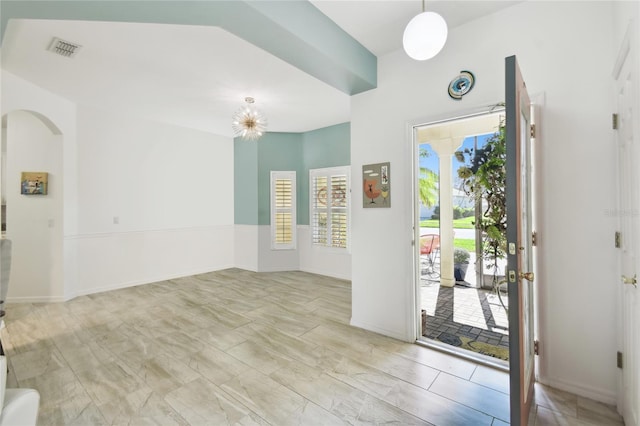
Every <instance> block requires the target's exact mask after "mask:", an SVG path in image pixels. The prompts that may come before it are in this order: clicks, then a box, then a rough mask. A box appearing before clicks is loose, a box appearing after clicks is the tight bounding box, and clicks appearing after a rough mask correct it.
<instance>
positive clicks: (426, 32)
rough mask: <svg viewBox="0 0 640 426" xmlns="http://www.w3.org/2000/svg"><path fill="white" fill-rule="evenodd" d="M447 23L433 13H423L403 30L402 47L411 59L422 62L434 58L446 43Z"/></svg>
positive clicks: (415, 17)
mask: <svg viewBox="0 0 640 426" xmlns="http://www.w3.org/2000/svg"><path fill="white" fill-rule="evenodd" d="M447 33H448V30H447V23H446V22H445V20H444V18H443V17H442V16H440V15H438V14H437V13H435V12H425V11H424V0H422V13H420V14H418V15H416V16H414V17H413V19H412V20H411V21H409V23H408V24H407V27H406V28H405V29H404V35H403V37H402V45H403V47H404V51H405V52H406V53H407V55H409V56H410V57H411V58H412V59H415V60H418V61H424V60H426V59H431V58H433V57H434V56H436V55H437V54H438V53H439V52H440V51H441V50H442V48H443V47H444V44H445V42H446V41H447Z"/></svg>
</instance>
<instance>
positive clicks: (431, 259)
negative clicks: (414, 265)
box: [420, 234, 440, 278]
mask: <svg viewBox="0 0 640 426" xmlns="http://www.w3.org/2000/svg"><path fill="white" fill-rule="evenodd" d="M439 256H440V235H438V234H424V235H421V236H420V259H421V262H420V264H421V266H422V267H423V270H422V274H423V275H428V276H429V277H430V278H433V277H439V276H440V268H439V262H438V258H439Z"/></svg>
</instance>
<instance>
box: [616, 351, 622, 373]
mask: <svg viewBox="0 0 640 426" xmlns="http://www.w3.org/2000/svg"><path fill="white" fill-rule="evenodd" d="M616 363H617V365H618V368H620V369H622V352H620V351H618V353H617V356H616Z"/></svg>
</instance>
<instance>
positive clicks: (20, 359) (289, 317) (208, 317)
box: [1, 269, 621, 426]
mask: <svg viewBox="0 0 640 426" xmlns="http://www.w3.org/2000/svg"><path fill="white" fill-rule="evenodd" d="M350 317H351V287H350V284H349V282H346V281H341V280H336V279H332V278H327V277H323V276H318V275H312V274H308V273H303V272H283V273H253V272H248V271H243V270H239V269H229V270H224V271H218V272H212V273H208V274H202V275H197V276H193V277H186V278H180V279H176V280H169V281H163V282H159V283H154V284H147V285H141V286H136V287H131V288H127V289H122V290H115V291H109V292H105V293H100V294H94V295H90V296H82V297H78V298H75V299H73V300H71V301H69V302H65V303H50V304H13V305H9V306H8V308H7V316H6V318H5V323H6V327H5V328H4V329H3V330H2V332H1V336H2V342H3V344H4V346H5V350H6V353H7V356H8V361H9V378H8V387H29V388H35V389H37V390H38V391H39V392H40V395H41V403H40V412H39V418H38V424H39V425H41V426H44V425H102V424H113V425H146V424H159V425H172V424H176V425H188V424H189V425H224V424H242V425H249V424H258V425H266V424H272V425H290V424H296V425H316V424H325V425H339V424H386V423H394V424H402V425H417V424H424V425H428V424H434V425H446V426H449V425H474V426H475V425H504V424H506V422H508V420H509V404H508V388H509V384H508V383H509V382H508V376H507V374H506V373H504V372H501V371H497V370H493V369H491V368H488V367H483V366H480V365H477V364H474V363H472V362H470V361H468V360H464V359H460V358H456V357H452V356H449V355H446V354H444V353H441V352H438V351H435V350H432V349H429V348H426V347H423V346H419V345H416V344H410V343H405V342H400V341H397V340H394V339H391V338H388V337H384V336H381V335H378V334H375V333H370V332H367V331H364V330H361V329H358V328H354V327H351V326H349V325H348V324H349V319H350ZM537 398H538V399H539V401H540V402H539V403H538V405H537V407H536V410H537V413H536V414H537V420H536V422H537V424H539V425H547V424H549V425H555V424H562V425H565V424H567V425H583V424H584V425H591V424H597V425H603V424H621V422H620V419H619V417H618V416H617V414H616V413H615V409H613V408H612V407H608V406H605V405H603V404H599V403H597V402H594V401H589V400H586V399H583V398H579V397H576V396H575V395H571V394H568V393H565V392H560V391H555V390H553V389H549V388H545V387H542V386H540V387H538V390H537Z"/></svg>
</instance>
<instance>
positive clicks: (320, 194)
mask: <svg viewBox="0 0 640 426" xmlns="http://www.w3.org/2000/svg"><path fill="white" fill-rule="evenodd" d="M349 181H350V167H348V166H346V167H331V168H326V169H313V170H310V171H309V183H310V191H309V193H310V198H311V200H310V215H311V218H310V221H309V223H310V224H311V243H312V244H313V245H315V246H325V247H333V248H337V249H348V248H349V226H350V223H349V206H350V202H349V200H350V198H351V197H350V194H351V191H350V187H349Z"/></svg>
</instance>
